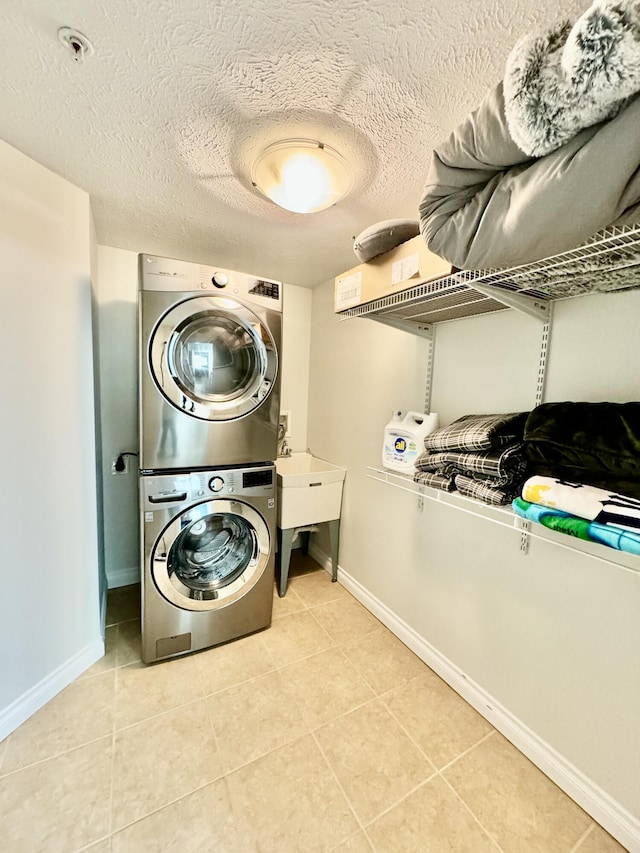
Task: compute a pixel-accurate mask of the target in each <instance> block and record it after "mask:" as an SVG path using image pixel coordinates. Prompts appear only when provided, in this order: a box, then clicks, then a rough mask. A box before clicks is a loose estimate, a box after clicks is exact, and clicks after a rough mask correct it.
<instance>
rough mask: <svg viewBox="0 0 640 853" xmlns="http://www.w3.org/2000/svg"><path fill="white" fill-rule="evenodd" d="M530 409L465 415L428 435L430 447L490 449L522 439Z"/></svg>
mask: <svg viewBox="0 0 640 853" xmlns="http://www.w3.org/2000/svg"><path fill="white" fill-rule="evenodd" d="M528 415H529V412H510V413H508V414H498V415H464V416H463V417H461V418H458V419H457V420H455V421H454V422H453V423H452V424H449V426H446V427H441V428H440V429H437V430H435V431H434V432H432V433H430V434H429V435H428V436H426V438H425V440H424V446H425V449H426V450H490V449H491V448H495V447H504V446H505V445H508V444H513V443H514V442H515V441H522V435H523V431H524V425H525V421H526V420H527V417H528Z"/></svg>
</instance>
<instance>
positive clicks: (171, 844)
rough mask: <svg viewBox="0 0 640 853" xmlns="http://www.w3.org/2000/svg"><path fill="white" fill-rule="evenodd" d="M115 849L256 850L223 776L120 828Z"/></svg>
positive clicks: (116, 852)
mask: <svg viewBox="0 0 640 853" xmlns="http://www.w3.org/2000/svg"><path fill="white" fill-rule="evenodd" d="M111 851H112V853H257V851H258V847H257V845H256V842H255V840H254V837H253V835H252V831H251V829H250V828H249V826H248V824H247V822H245V821H244V820H243V819H242V818H240V817H238V816H237V815H236V814H234V811H233V809H232V807H231V802H230V799H229V795H228V791H227V783H226V781H225V780H224V779H220V780H218V781H216V782H213V783H212V784H210V785H207V786H206V787H205V788H201V789H200V790H199V791H195V792H194V793H193V794H189V796H187V797H184V798H183V799H182V800H179V801H178V802H177V803H173V804H172V805H170V806H166V807H165V808H164V809H161V810H160V811H158V812H156V813H155V814H152V815H149V817H146V818H144V819H143V820H141V821H138V823H134V824H132V825H131V826H129V827H127V828H126V829H123V830H122V831H121V832H117V833H116V834H115V835H114V836H113V838H112V842H111Z"/></svg>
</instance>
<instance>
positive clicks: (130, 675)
mask: <svg viewBox="0 0 640 853" xmlns="http://www.w3.org/2000/svg"><path fill="white" fill-rule="evenodd" d="M202 696H203V693H202V688H201V687H200V679H199V677H198V670H197V667H196V664H195V662H194V660H193V658H192V657H184V658H177V659H175V660H168V661H163V662H162V663H158V664H153V665H152V666H145V665H144V664H142V663H133V664H129V665H128V666H123V667H120V668H119V669H117V670H116V728H118V729H121V728H124V727H125V726H130V725H133V724H134V723H139V722H140V721H141V720H145V719H147V718H148V717H153V716H155V715H156V714H162V713H163V712H164V711H171V710H172V709H173V708H177V707H178V706H180V705H186V704H187V703H188V702H194V701H195V700H196V699H202Z"/></svg>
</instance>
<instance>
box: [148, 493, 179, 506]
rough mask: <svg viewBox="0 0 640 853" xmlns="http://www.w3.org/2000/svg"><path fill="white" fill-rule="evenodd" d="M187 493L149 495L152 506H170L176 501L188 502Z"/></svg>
mask: <svg viewBox="0 0 640 853" xmlns="http://www.w3.org/2000/svg"><path fill="white" fill-rule="evenodd" d="M186 499H187V493H186V492H171V494H168V495H149V503H150V504H168V503H173V502H174V501H186Z"/></svg>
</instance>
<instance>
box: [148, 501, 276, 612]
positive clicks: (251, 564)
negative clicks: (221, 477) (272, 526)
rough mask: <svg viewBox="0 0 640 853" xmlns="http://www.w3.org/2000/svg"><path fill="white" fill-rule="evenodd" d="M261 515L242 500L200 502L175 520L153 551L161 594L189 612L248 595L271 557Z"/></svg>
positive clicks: (153, 560)
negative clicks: (241, 595) (244, 594)
mask: <svg viewBox="0 0 640 853" xmlns="http://www.w3.org/2000/svg"><path fill="white" fill-rule="evenodd" d="M269 548H270V541H269V532H268V529H267V526H266V523H265V521H264V520H263V518H262V516H261V515H260V514H259V513H258V512H257V511H256V510H255V509H253V507H250V506H249V505H248V504H244V503H242V502H240V501H226V500H215V501H208V502H207V503H204V504H200V505H199V506H197V507H194V508H192V509H190V510H188V511H187V512H185V513H183V514H182V515H180V516H177V517H176V518H175V519H173V521H172V522H170V524H169V525H168V527H167V528H166V529H165V531H164V532H163V534H162V535H161V536H160V537H159V539H158V542H157V543H156V546H155V547H154V551H153V555H152V567H153V576H154V580H155V582H156V585H157V586H158V588H159V590H160V592H161V593H162V594H163V595H164V596H165V598H167V599H169V601H171V602H172V603H174V604H177V605H178V606H180V607H182V608H185V609H189V610H208V609H215V607H216V606H218V604H220V603H225V604H226V603H228V599H229V598H231V597H233V596H237V595H238V594H243V593H244V592H245V591H246V590H247V589H249V588H250V587H251V586H252V585H253V583H255V582H256V581H257V580H258V578H259V577H260V575H261V574H262V572H263V570H264V568H265V566H266V563H267V560H268V557H269Z"/></svg>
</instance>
